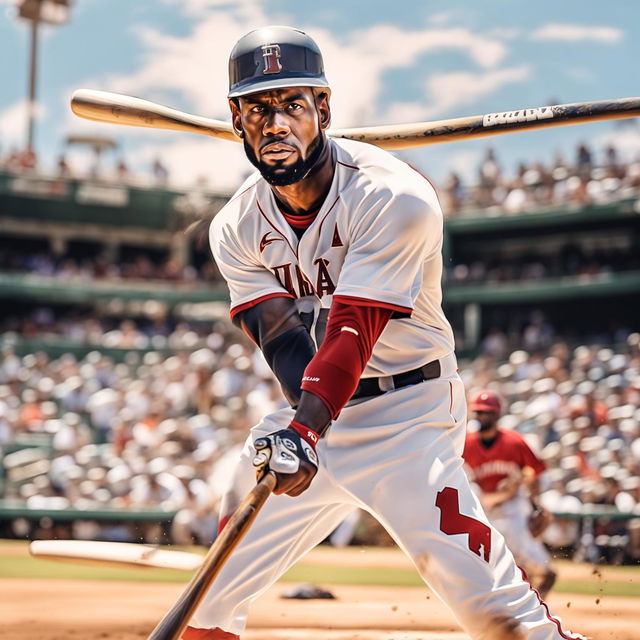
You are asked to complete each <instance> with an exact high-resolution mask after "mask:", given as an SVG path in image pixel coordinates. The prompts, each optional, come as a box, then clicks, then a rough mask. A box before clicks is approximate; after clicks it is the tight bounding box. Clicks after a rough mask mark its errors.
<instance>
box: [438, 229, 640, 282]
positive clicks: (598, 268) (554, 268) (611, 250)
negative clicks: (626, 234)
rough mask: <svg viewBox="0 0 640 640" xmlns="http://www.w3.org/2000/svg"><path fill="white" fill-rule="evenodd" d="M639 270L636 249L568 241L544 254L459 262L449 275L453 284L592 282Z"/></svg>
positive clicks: (449, 268)
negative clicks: (560, 279) (588, 246)
mask: <svg viewBox="0 0 640 640" xmlns="http://www.w3.org/2000/svg"><path fill="white" fill-rule="evenodd" d="M629 240H630V241H631V239H629ZM603 244H604V243H603ZM637 269H640V255H639V254H638V252H637V249H636V248H635V247H633V246H622V247H616V246H608V247H604V246H603V247H598V248H593V249H586V248H585V247H581V246H580V245H579V244H577V243H573V242H571V241H567V242H566V243H565V244H564V245H563V246H561V247H555V246H554V247H553V251H550V252H548V253H544V254H543V253H542V252H541V251H540V250H536V249H535V248H533V247H532V248H530V249H529V250H528V251H527V252H526V253H525V254H524V255H518V256H517V257H508V256H499V255H496V253H495V252H494V253H493V255H492V256H490V257H489V258H488V259H487V257H486V256H485V257H484V259H483V260H479V259H478V260H474V261H472V262H458V261H456V263H455V264H451V265H448V266H447V268H446V273H447V278H448V281H449V282H451V283H462V282H465V283H470V282H477V283H482V284H487V283H490V284H493V283H497V282H512V281H518V280H527V281H536V280H545V279H547V278H558V277H565V276H578V277H584V278H591V277H597V276H603V275H607V274H611V273H620V272H624V271H632V270H637Z"/></svg>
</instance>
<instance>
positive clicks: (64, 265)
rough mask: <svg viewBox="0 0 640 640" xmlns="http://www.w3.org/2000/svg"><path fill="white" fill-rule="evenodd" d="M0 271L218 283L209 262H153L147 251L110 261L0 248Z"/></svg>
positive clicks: (69, 277) (76, 277)
mask: <svg viewBox="0 0 640 640" xmlns="http://www.w3.org/2000/svg"><path fill="white" fill-rule="evenodd" d="M0 271H6V272H12V273H31V274H33V275H37V276H44V277H55V278H59V279H61V280H72V281H76V282H78V281H87V280H119V279H125V280H144V281H150V280H164V281H170V282H182V283H193V282H198V281H199V282H219V281H220V274H219V272H218V269H217V268H216V266H215V263H214V262H213V260H207V261H205V262H204V264H202V266H200V267H196V266H194V265H192V264H181V263H180V262H178V261H177V260H174V259H172V258H171V257H165V258H161V259H159V260H157V259H154V258H153V257H152V256H150V255H149V254H148V253H147V252H144V251H143V250H140V251H139V252H137V254H134V255H130V256H128V257H125V258H122V259H117V260H116V259H110V258H109V256H108V255H107V254H106V253H98V254H97V255H93V256H84V257H79V256H77V255H74V253H73V252H72V251H68V252H66V253H64V254H62V255H54V254H52V253H51V252H44V251H41V252H28V251H27V252H25V251H22V250H19V249H16V248H11V247H2V246H0Z"/></svg>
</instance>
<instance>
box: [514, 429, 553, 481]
mask: <svg viewBox="0 0 640 640" xmlns="http://www.w3.org/2000/svg"><path fill="white" fill-rule="evenodd" d="M520 458H521V464H522V466H523V467H531V468H532V469H533V470H534V471H535V474H536V475H540V474H541V473H542V472H543V471H544V470H545V469H546V468H547V467H546V465H545V463H544V462H543V461H542V460H540V458H538V456H537V455H536V454H535V453H534V452H533V450H532V449H531V447H530V446H529V445H528V444H527V441H526V440H525V439H524V438H522V437H521V438H520Z"/></svg>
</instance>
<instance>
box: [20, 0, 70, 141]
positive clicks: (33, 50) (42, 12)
mask: <svg viewBox="0 0 640 640" xmlns="http://www.w3.org/2000/svg"><path fill="white" fill-rule="evenodd" d="M72 1H73V0H17V1H16V8H17V11H18V17H19V18H24V19H25V20H28V21H29V22H30V23H31V45H30V60H29V96H28V102H27V149H31V150H33V139H34V130H35V110H36V78H37V72H38V28H39V26H40V25H41V24H52V25H61V24H65V23H66V22H67V21H68V20H69V15H70V14H71V3H72Z"/></svg>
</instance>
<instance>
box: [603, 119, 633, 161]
mask: <svg viewBox="0 0 640 640" xmlns="http://www.w3.org/2000/svg"><path fill="white" fill-rule="evenodd" d="M608 145H612V146H613V147H615V148H616V149H617V150H618V152H619V153H620V155H621V157H622V158H624V159H626V160H627V161H630V160H637V159H639V158H640V126H638V125H636V126H633V125H632V124H628V123H625V124H622V122H621V123H619V125H618V126H617V127H616V128H615V129H613V130H612V131H609V132H607V133H605V134H603V135H601V136H600V137H598V138H597V139H596V141H595V146H601V147H603V148H604V147H606V146H608Z"/></svg>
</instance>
